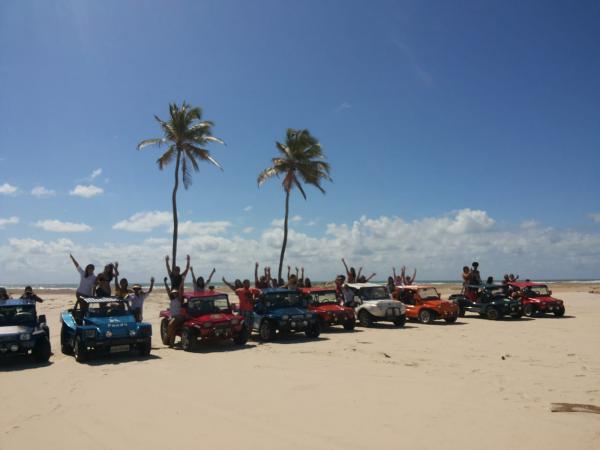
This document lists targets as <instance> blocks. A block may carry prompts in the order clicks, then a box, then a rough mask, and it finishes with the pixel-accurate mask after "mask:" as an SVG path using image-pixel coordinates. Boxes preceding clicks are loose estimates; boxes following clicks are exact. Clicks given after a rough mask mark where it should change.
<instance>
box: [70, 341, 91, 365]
mask: <svg viewBox="0 0 600 450" xmlns="http://www.w3.org/2000/svg"><path fill="white" fill-rule="evenodd" d="M73 354H74V355H75V361H77V362H78V363H83V362H85V361H87V359H88V349H87V347H86V346H85V345H83V344H82V343H81V338H80V337H79V336H77V337H76V338H75V345H73Z"/></svg>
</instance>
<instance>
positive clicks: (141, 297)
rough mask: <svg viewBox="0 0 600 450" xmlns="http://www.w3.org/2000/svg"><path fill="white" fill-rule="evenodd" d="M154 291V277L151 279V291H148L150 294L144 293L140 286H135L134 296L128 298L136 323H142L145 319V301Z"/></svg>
mask: <svg viewBox="0 0 600 450" xmlns="http://www.w3.org/2000/svg"><path fill="white" fill-rule="evenodd" d="M152 289H154V277H152V278H150V289H148V292H144V291H142V286H140V285H139V284H134V285H133V294H131V295H129V297H127V298H128V300H129V305H130V306H131V310H132V311H133V315H134V316H135V321H136V322H141V321H142V319H143V318H144V301H145V300H146V299H147V298H148V296H149V295H150V294H151V293H152Z"/></svg>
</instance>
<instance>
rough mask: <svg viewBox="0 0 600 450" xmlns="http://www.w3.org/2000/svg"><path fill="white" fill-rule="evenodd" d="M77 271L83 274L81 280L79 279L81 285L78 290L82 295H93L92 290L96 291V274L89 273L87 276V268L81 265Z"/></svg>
mask: <svg viewBox="0 0 600 450" xmlns="http://www.w3.org/2000/svg"><path fill="white" fill-rule="evenodd" d="M77 272H79V275H80V276H81V281H79V287H78V288H77V292H79V293H80V294H81V295H87V296H90V297H91V296H92V292H93V291H94V285H95V284H96V275H93V274H92V275H88V276H87V277H86V276H85V270H83V269H82V268H81V267H77Z"/></svg>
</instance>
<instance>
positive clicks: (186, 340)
mask: <svg viewBox="0 0 600 450" xmlns="http://www.w3.org/2000/svg"><path fill="white" fill-rule="evenodd" d="M197 343H198V340H197V338H196V333H195V332H194V331H193V330H191V329H190V328H184V329H183V330H182V331H181V348H183V349H184V350H185V351H186V352H192V351H194V350H195V349H196V344H197Z"/></svg>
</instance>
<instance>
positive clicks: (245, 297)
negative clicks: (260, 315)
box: [235, 288, 260, 311]
mask: <svg viewBox="0 0 600 450" xmlns="http://www.w3.org/2000/svg"><path fill="white" fill-rule="evenodd" d="M235 293H236V294H237V296H238V298H239V299H240V311H252V305H253V303H254V302H253V300H254V299H255V298H256V297H257V296H258V295H259V294H260V291H259V290H258V289H255V288H248V289H246V288H239V289H236V290H235Z"/></svg>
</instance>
